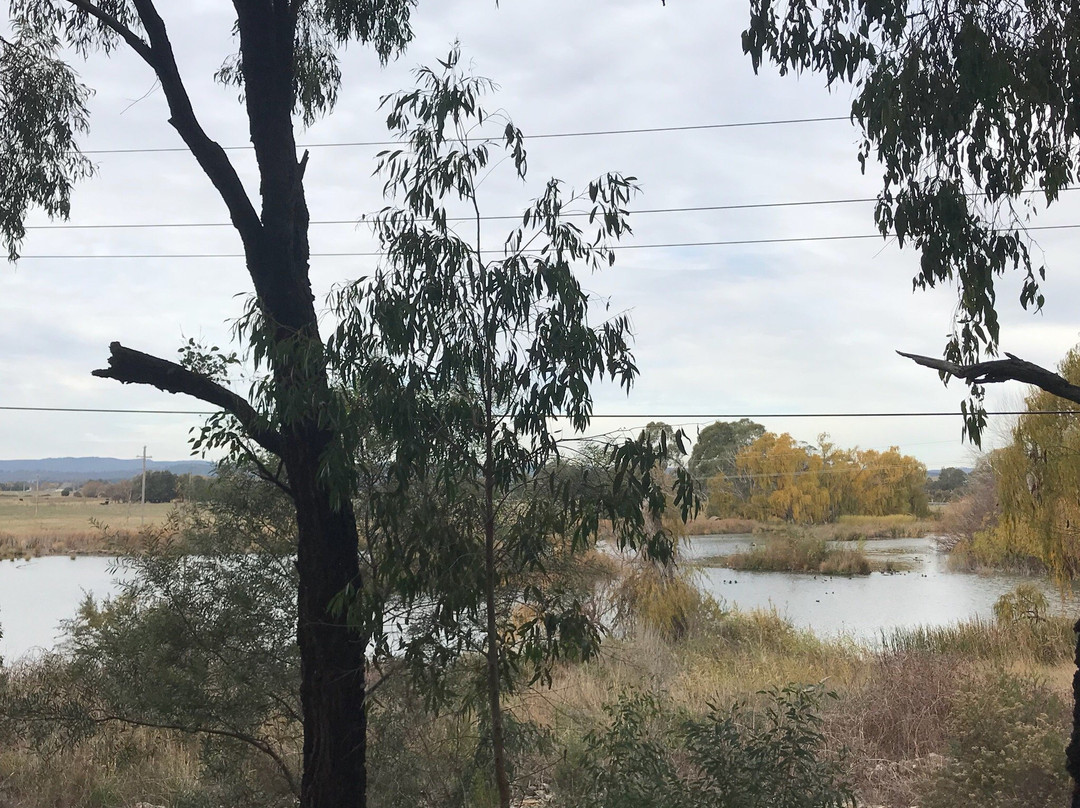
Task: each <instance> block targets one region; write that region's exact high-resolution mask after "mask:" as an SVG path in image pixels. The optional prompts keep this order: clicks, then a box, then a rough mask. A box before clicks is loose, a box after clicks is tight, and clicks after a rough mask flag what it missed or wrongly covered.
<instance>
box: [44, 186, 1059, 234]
mask: <svg viewBox="0 0 1080 808" xmlns="http://www.w3.org/2000/svg"><path fill="white" fill-rule="evenodd" d="M1076 190H1080V186H1075V185H1070V186H1067V187H1065V188H1061V189H1060V192H1062V193H1064V192H1066V191H1076ZM1023 193H1025V194H1036V193H1041V189H1039V188H1028V189H1025V190H1024V191H1023ZM967 196H971V197H978V196H986V194H985V193H981V192H972V193H969V194H967ZM877 201H878V200H877V197H873V196H860V197H846V198H840V199H805V200H792V201H787V202H738V203H730V204H724V205H689V206H686V207H676V208H643V209H641V210H631V211H629V213H630V215H631V216H644V215H650V214H667V213H709V212H717V211H734V210H767V209H773V208H803V207H818V206H825V205H852V204H869V203H871V202H877ZM378 213H379V211H369V212H368V213H362V214H360V215H359V216H357V217H355V218H352V219H316V220H314V221H311V222H308V224H309V225H310V226H313V227H314V226H340V225H352V226H354V227H355V226H357V225H360V224H363V223H364V219H366V218H368V217H374V216H376V215H378ZM561 215H562V216H563V217H565V218H585V217H587V216H590V215H592V214H591V213H590V212H589V211H584V210H583V211H565V212H563V213H562V214H561ZM479 219H480V221H484V222H497V221H520V220H521V214H520V213H514V214H509V215H502V216H480V217H479ZM476 220H477V217H475V216H451V217H448V218H447V219H446V221H447V222H475V221H476ZM417 221H419V222H429V221H432V220H431V219H430V218H428V217H423V216H421V217H417ZM213 227H228V228H233V227H235V225H234V224H233V223H232V222H225V221H221V222H128V223H105V224H70V223H68V222H64V223H61V224H35V225H27V226H26V229H27V230H45V231H48V230H147V229H167V228H213ZM1027 229H1029V230H1033V229H1038V228H1027ZM872 237H873V236H863V237H861V238H872Z"/></svg>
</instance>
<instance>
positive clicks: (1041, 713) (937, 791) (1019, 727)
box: [919, 672, 1069, 808]
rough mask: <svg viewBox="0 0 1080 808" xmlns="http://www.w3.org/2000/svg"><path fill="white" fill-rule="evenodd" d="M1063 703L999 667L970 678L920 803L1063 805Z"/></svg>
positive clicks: (949, 807) (997, 807)
mask: <svg viewBox="0 0 1080 808" xmlns="http://www.w3.org/2000/svg"><path fill="white" fill-rule="evenodd" d="M1068 714H1069V711H1068V707H1067V706H1066V704H1065V703H1064V702H1063V701H1062V699H1061V698H1060V697H1059V696H1058V695H1056V694H1055V693H1053V692H1051V691H1050V690H1048V689H1047V688H1046V686H1045V685H1043V684H1041V683H1040V682H1038V681H1035V680H1033V679H1030V678H1028V677H1024V676H1017V675H1014V674H1008V673H1004V672H999V673H997V674H991V675H988V676H986V677H983V678H981V679H977V680H975V681H973V682H969V683H968V684H967V685H966V686H965V687H964V688H963V689H962V690H961V692H960V693H959V695H958V696H957V698H956V701H955V703H954V706H953V709H952V712H951V715H950V717H949V724H950V755H949V759H948V761H947V763H946V764H945V766H944V767H943V768H941V769H940V770H939V771H938V772H937V774H936V775H935V776H934V777H933V778H932V780H931V781H930V783H929V784H928V786H927V788H926V790H925V794H924V796H923V799H922V800H921V801H920V803H919V804H920V805H925V806H926V807H927V808H953V807H954V806H956V805H982V806H987V808H1042V807H1043V806H1046V808H1050V806H1057V805H1064V804H1065V803H1066V802H1067V799H1068V794H1069V778H1068V775H1067V774H1066V772H1065V759H1064V756H1063V755H1062V753H1061V737H1062V736H1063V735H1065V734H1067V727H1068Z"/></svg>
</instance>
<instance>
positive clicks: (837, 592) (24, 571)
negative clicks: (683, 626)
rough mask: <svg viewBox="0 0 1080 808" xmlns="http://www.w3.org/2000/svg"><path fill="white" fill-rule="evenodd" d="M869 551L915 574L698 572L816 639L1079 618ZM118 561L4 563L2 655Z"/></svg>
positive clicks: (923, 562)
mask: <svg viewBox="0 0 1080 808" xmlns="http://www.w3.org/2000/svg"><path fill="white" fill-rule="evenodd" d="M757 541H761V539H760V538H759V537H755V536H749V535H739V536H697V537H694V538H692V539H690V540H689V542H688V544H687V545H685V546H684V548H683V558H684V559H685V560H686V561H693V560H695V559H706V558H709V557H713V556H722V555H727V554H730V553H735V552H742V551H745V550H747V549H749V548H750V547H751V546H752V544H753V543H754V542H757ZM865 549H866V553H867V555H869V556H871V557H872V558H879V559H882V560H886V559H892V560H893V561H901V562H908V563H909V564H910V565H911V567H912V569H911V570H910V571H908V572H900V573H895V574H890V575H884V574H881V573H873V574H872V575H869V576H863V577H854V578H844V577H837V576H833V577H830V576H822V575H805V574H794V573H784V572H736V571H735V570H731V569H727V568H724V567H701V568H699V569H698V571H697V573H696V575H697V579H698V583H699V585H700V586H701V587H702V588H703V589H705V590H706V591H708V592H709V593H710V594H712V595H713V596H714V597H716V598H718V599H720V600H721V601H722V602H723V603H724V604H726V605H727V606H729V607H737V608H739V609H742V610H750V609H775V610H776V612H777V613H778V614H780V615H781V616H782V617H786V618H787V619H789V620H791V621H792V622H793V623H794V624H795V625H797V626H800V627H803V628H809V629H812V630H813V631H815V632H818V633H819V634H822V635H837V634H845V635H848V636H851V637H853V638H855V639H858V640H860V641H863V642H869V643H873V642H875V640H877V639H878V638H880V636H881V633H882V632H883V631H884V632H888V631H891V630H892V629H896V628H909V627H914V626H918V625H930V626H939V625H947V624H949V623H955V622H957V621H959V620H963V619H966V618H970V617H975V616H979V617H984V618H989V617H991V616H992V614H993V611H992V610H993V605H994V601H995V600H997V599H998V598H999V597H1000V596H1001V595H1003V594H1004V593H1006V592H1008V591H1010V590H1012V589H1013V588H1014V587H1016V586H1017V585H1018V584H1020V583H1023V582H1025V581H1026V582H1037V583H1039V585H1040V586H1042V587H1043V588H1044V589H1045V590H1046V592H1047V595H1048V597H1049V598H1050V601H1051V603H1052V604H1054V607H1055V608H1056V609H1061V610H1065V611H1068V612H1069V613H1077V614H1080V600H1078V599H1077V598H1076V596H1075V595H1070V597H1069V598H1068V599H1067V600H1063V599H1062V597H1061V595H1060V593H1059V592H1058V591H1057V590H1056V589H1054V588H1053V587H1052V586H1050V584H1049V583H1047V582H1045V581H1040V580H1039V579H1033V578H1024V577H1020V576H1014V575H972V574H966V573H951V572H949V571H948V570H947V569H946V563H945V562H946V556H945V554H943V553H939V552H938V551H937V548H936V545H935V543H934V540H933V539H930V538H924V539H883V540H877V541H870V542H866V544H865ZM114 564H115V561H114V560H113V559H109V558H100V557H79V558H76V559H74V560H72V559H70V558H68V557H67V556H61V557H51V558H35V559H32V560H30V561H23V560H19V561H15V562H11V561H4V562H2V563H0V629H2V631H3V637H0V657H2V658H3V659H4V660H5V661H6V662H13V661H14V660H16V659H18V658H19V657H21V656H24V655H26V654H32V653H35V652H36V651H37V650H38V649H40V650H48V649H51V648H53V647H55V646H56V644H57V643H58V642H59V641H60V640H61V639H62V631H61V628H60V624H61V622H62V621H64V620H68V619H71V617H73V616H74V614H75V610H76V609H77V608H78V605H79V603H80V602H81V601H82V599H83V598H84V597H85V596H86V595H87V594H92V595H94V596H95V597H96V598H99V599H100V598H103V597H107V596H109V595H111V594H113V593H115V592H116V591H117V589H118V588H119V584H118V582H117V580H116V578H115V577H114V574H113V571H112V570H113V567H114Z"/></svg>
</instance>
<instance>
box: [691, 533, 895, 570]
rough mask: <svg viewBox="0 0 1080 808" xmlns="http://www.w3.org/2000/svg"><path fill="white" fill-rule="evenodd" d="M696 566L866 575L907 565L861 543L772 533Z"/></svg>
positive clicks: (708, 558) (699, 561) (701, 560)
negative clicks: (752, 544)
mask: <svg viewBox="0 0 1080 808" xmlns="http://www.w3.org/2000/svg"><path fill="white" fill-rule="evenodd" d="M696 563H697V564H698V565H699V566H706V567H729V568H731V569H735V570H753V571H757V572H803V573H813V574H815V575H869V574H870V573H871V572H900V571H902V570H905V569H909V568H910V567H909V565H906V564H905V563H904V562H901V561H892V560H885V561H881V560H879V559H876V558H875V559H872V558H870V557H869V556H867V554H866V553H865V552H864V551H863V549H862V547H860V546H855V547H843V546H840V547H838V546H836V545H835V544H831V543H830V542H829V541H828V540H826V539H820V538H815V537H813V536H809V535H803V536H798V537H787V536H773V537H769V538H766V539H764V541H763V542H762V543H761V544H759V545H758V546H755V547H753V548H751V549H750V550H749V551H748V552H745V553H732V554H730V555H722V556H710V557H707V558H703V559H700V560H698V561H697V562H696Z"/></svg>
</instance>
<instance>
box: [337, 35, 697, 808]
mask: <svg viewBox="0 0 1080 808" xmlns="http://www.w3.org/2000/svg"><path fill="white" fill-rule="evenodd" d="M458 59H459V53H458V51H457V49H456V48H455V49H454V50H453V51H452V52H451V53H450V54H449V55H448V57H447V58H446V59H445V60H444V61H442V62H441V70H439V71H435V70H432V69H428V68H421V69H420V70H418V71H417V86H416V88H415V89H413V90H410V91H408V92H403V93H399V94H397V95H395V96H391V97H388V98H386V99H384V101H383V104H384V107H385V108H387V110H388V118H387V123H388V126H389V128H390V130H391V131H392V132H393V133H394V134H395V135H396V136H397V137H398V139H399V140H400V141H401V146H400V147H399V148H395V149H391V150H387V151H384V152H382V153H381V154H380V155H379V163H378V169H377V174H378V175H380V176H381V177H382V178H383V179H384V182H385V185H384V190H385V193H386V195H387V197H388V198H389V199H390V201H391V202H393V203H397V204H391V205H390V206H388V207H387V208H385V209H384V210H383V211H381V212H380V213H379V214H378V215H376V216H375V217H374V218H373V219H372V222H371V223H372V226H373V228H374V231H375V233H376V234H377V236H378V237H379V239H380V240H381V242H382V247H383V251H382V260H381V263H380V267H379V268H378V270H377V271H376V272H375V274H374V275H373V277H371V278H366V279H363V280H361V281H358V282H356V283H354V284H351V285H349V286H347V287H345V288H344V289H342V290H341V294H340V296H339V299H338V303H339V309H338V316H339V318H340V326H339V328H338V330H337V333H336V334H335V336H334V337H333V339H332V340H331V342H330V347H331V350H330V355H331V356H333V357H353V356H365V357H367V358H366V359H365V360H364V361H363V362H359V363H357V362H343V363H341V364H340V365H335V366H334V367H335V372H336V373H337V374H338V375H339V377H340V379H341V381H342V384H343V387H344V388H345V389H350V390H353V391H354V392H355V394H356V395H357V396H358V397H359V398H360V400H362V401H365V402H367V403H368V410H369V411H370V412H371V413H373V414H374V415H375V416H376V417H377V418H378V421H379V423H380V424H381V426H380V427H379V428H378V429H377V430H376V432H377V433H378V434H380V435H382V436H383V437H384V439H386V438H390V440H391V445H392V447H393V448H392V453H391V458H390V462H389V465H388V466H384V465H383V464H381V463H380V464H378V467H377V468H376V469H375V474H376V476H378V475H384V477H385V480H386V483H384V484H381V485H377V486H372V487H371V488H372V490H375V491H377V492H378V496H377V497H376V499H377V505H376V508H375V512H376V513H377V514H378V517H379V518H378V519H377V520H375V523H374V524H375V527H376V529H375V530H374V531H373V532H372V533H371V534H370V537H371V538H377V539H378V540H380V541H382V542H383V543H384V544H383V547H382V549H381V551H380V552H379V553H377V554H373V555H372V558H373V559H379V560H381V561H380V562H379V563H381V566H382V569H380V570H377V571H376V572H375V573H374V575H375V578H376V579H381V578H385V579H387V580H389V581H390V582H391V584H390V585H388V586H387V587H386V590H385V591H387V592H389V593H391V594H392V596H393V597H394V598H399V599H403V600H404V601H405V604H404V605H405V606H406V607H408V606H409V605H418V606H419V617H418V622H419V623H420V624H421V625H422V626H423V629H422V630H414V631H413V633H412V635H411V636H410V637H409V638H407V639H406V641H405V644H404V645H405V647H404V655H405V657H406V659H407V660H409V661H412V662H414V663H416V664H415V666H414V667H415V668H416V669H419V670H422V671H423V672H424V674H425V675H427V676H429V677H432V676H434V675H435V674H437V673H438V671H439V670H441V669H444V668H445V667H446V666H447V665H448V664H449V663H450V662H451V661H453V660H456V659H460V658H461V656H462V655H467V654H469V652H473V653H474V655H476V656H479V657H480V658H481V659H482V660H483V672H482V676H481V677H480V681H481V686H480V692H481V693H483V699H484V701H485V702H486V704H485V705H484V706H485V708H486V709H485V710H484V714H485V715H486V719H487V729H488V732H489V734H490V751H491V761H492V766H493V774H494V777H493V780H494V782H495V785H496V787H497V791H498V795H499V803H500V805H501V806H503V808H507V806H509V804H510V800H511V786H510V777H509V773H508V763H507V755H506V742H505V729H504V705H503V695H504V693H505V691H506V688H508V687H513V686H514V685H515V683H516V682H517V681H518V679H519V677H520V676H522V675H524V676H525V677H526V678H527V679H528V681H530V682H536V681H538V680H541V679H545V678H547V680H548V681H550V671H551V664H552V663H553V662H554V660H556V659H558V658H561V657H564V656H573V657H576V658H582V657H585V658H587V657H588V656H589V655H591V654H592V653H595V650H596V647H597V643H598V641H599V637H600V627H599V625H598V624H597V622H596V621H595V620H594V619H590V616H589V615H588V614H587V613H586V612H585V610H584V609H583V607H582V596H581V592H580V591H575V590H574V588H573V587H567V586H565V581H566V578H565V576H560V575H559V574H558V572H559V570H560V569H561V570H562V571H564V572H565V571H566V569H567V568H568V567H572V566H573V564H574V559H575V557H577V556H579V555H580V553H581V552H582V551H584V550H587V549H590V548H592V547H594V546H595V544H596V541H597V537H598V534H599V531H600V527H601V522H602V520H609V521H610V524H611V525H612V528H613V530H614V538H615V541H616V543H617V544H618V545H620V546H624V547H626V546H632V547H641V548H643V550H644V552H645V553H646V554H647V555H648V556H649V557H651V558H653V559H655V560H657V561H659V562H662V563H664V562H669V561H670V560H671V558H672V553H673V547H672V537H671V535H670V534H669V533H668V532H667V531H666V530H665V529H664V528H663V527H662V525H661V522H660V519H659V516H660V515H661V514H662V513H663V511H664V510H665V509H666V508H668V507H669V500H670V499H671V495H670V494H669V493H668V492H667V490H666V488H665V485H664V482H663V480H662V479H657V478H656V475H655V474H654V470H655V469H657V468H659V469H660V470H663V469H664V468H665V466H666V465H667V463H668V461H669V459H671V458H674V457H675V456H676V455H677V454H679V453H681V452H682V451H683V450H682V435H681V433H671V434H668V432H665V431H664V430H661V431H660V434H659V436H658V437H657V439H656V440H650V439H649V435H648V433H643V434H642V436H641V437H640V438H639V439H638V440H626V441H624V442H621V443H616V444H613V445H612V446H610V447H609V448H608V449H607V450H606V452H605V453H604V455H603V457H602V458H601V460H602V462H600V463H599V464H598V463H595V462H592V460H590V459H588V458H590V457H591V455H590V454H589V453H585V455H586V460H583V461H578V460H577V459H576V457H574V456H573V454H574V453H568V452H567V448H566V447H567V444H566V443H565V442H562V441H561V440H560V438H561V430H560V429H559V428H558V424H559V423H562V424H566V425H568V426H569V428H570V430H571V431H573V432H577V433H581V432H582V431H584V430H585V429H586V428H587V427H588V426H589V423H590V419H591V416H592V411H593V397H592V392H591V387H590V386H591V384H592V383H593V382H595V381H599V380H602V379H607V380H610V381H611V382H614V383H616V384H617V385H619V386H620V387H622V388H625V389H627V390H628V389H629V388H630V386H631V384H632V382H633V380H634V378H635V377H636V376H637V373H638V370H637V367H636V365H635V364H634V360H633V356H632V354H631V351H630V344H629V340H630V322H629V319H628V317H627V315H626V314H624V313H618V314H614V315H610V316H608V317H607V318H606V319H602V320H601V321H599V322H594V321H593V319H591V317H590V309H591V308H593V306H592V304H594V303H595V302H596V301H595V299H594V298H593V297H591V296H590V295H589V294H588V293H586V291H585V290H584V288H583V287H582V283H581V280H580V279H579V277H578V273H579V272H581V271H596V270H599V269H601V268H604V267H608V266H610V265H611V264H613V263H614V261H615V253H614V251H613V248H612V246H611V245H612V244H613V242H614V241H616V240H618V239H619V238H620V237H622V236H624V235H626V234H628V233H630V227H629V225H628V222H627V205H628V203H629V200H630V198H631V196H632V195H633V193H634V192H635V191H636V186H635V184H634V183H635V180H634V178H633V177H626V176H622V175H619V174H606V175H604V176H602V177H599V178H598V179H596V180H593V181H592V182H589V183H588V184H587V185H586V186H585V187H584V188H583V189H582V190H580V191H574V190H573V189H571V188H569V187H568V186H566V185H565V184H564V183H563V182H561V181H559V180H556V179H551V180H549V181H548V182H547V183H546V184H545V186H544V189H543V192H542V193H541V194H540V196H539V197H538V198H536V199H535V200H534V201H533V202H532V203H530V204H529V206H528V207H527V208H526V209H525V210H524V212H523V214H522V216H521V218H520V223H519V224H518V225H517V226H514V227H512V228H510V229H509V232H506V233H501V234H498V235H494V236H492V235H489V233H488V230H487V228H488V220H486V219H485V218H484V217H483V215H482V209H483V207H482V204H481V197H482V194H481V184H482V183H483V182H484V180H485V179H486V178H487V177H488V175H489V174H490V172H491V171H492V170H494V169H495V168H496V167H498V166H499V164H500V163H501V162H502V161H503V160H505V161H507V162H508V163H509V164H510V165H512V167H513V171H514V173H515V175H516V178H517V179H519V180H521V181H524V180H525V177H526V165H527V158H526V151H525V141H524V138H523V136H522V133H521V132H520V131H519V130H518V129H517V128H516V127H515V126H514V125H513V123H512V122H511V121H510V120H509V119H508V118H506V116H505V115H503V114H488V113H487V112H486V111H485V110H484V108H483V107H482V106H481V104H480V101H481V97H482V96H483V95H484V94H485V93H486V92H488V91H489V90H490V89H491V84H490V82H488V81H487V80H485V79H481V78H476V77H473V76H471V75H468V74H464V73H462V72H461V71H460V70H459V69H458ZM500 155H501V159H500ZM555 419H561V421H559V422H556V420H555ZM368 434H369V433H366V432H363V431H361V432H359V433H358V434H357V435H355V446H356V447H357V448H356V453H357V454H358V455H359V456H363V455H365V452H364V451H363V450H362V447H363V446H364V441H365V436H366V435H368ZM568 455H569V456H568ZM364 471H365V472H366V471H367V470H366V469H365V470H364ZM672 493H673V494H674V504H675V505H676V506H677V507H678V508H679V509H680V510H681V513H682V516H683V518H684V519H685V518H686V516H687V515H688V513H689V512H690V511H691V510H692V509H693V508H694V507H695V505H696V500H695V498H694V494H693V487H692V485H691V483H690V477H689V475H688V474H687V473H686V472H685V471H683V470H682V469H679V470H678V473H677V482H676V485H675V486H674V490H673V492H672ZM396 498H398V499H396ZM395 501H398V502H402V503H405V504H406V506H407V507H404V508H400V509H398V508H395V504H394V503H395ZM350 594H351V595H352V597H351V598H349V597H343V598H342V600H341V605H342V607H343V608H342V611H344V612H345V613H349V614H352V616H353V619H354V620H359V621H365V620H367V621H370V622H369V624H368V626H369V629H368V630H369V631H371V632H372V633H373V634H374V635H376V640H377V643H376V644H379V643H382V642H386V641H387V637H386V635H385V629H384V628H381V627H383V626H384V625H385V620H384V619H383V618H382V616H381V615H382V613H383V612H382V608H381V606H383V605H385V604H380V603H377V602H376V603H372V601H371V598H372V591H371V590H370V589H369V590H368V591H367V592H366V593H365V592H362V591H359V590H357V591H353V592H352V593H350ZM374 597H375V599H376V601H377V600H378V599H379V598H381V597H382V594H381V593H376V594H374ZM397 605H398V606H399V607H400V606H401V605H402V604H401V603H400V602H399V603H398V604H397ZM429 692H430V693H432V694H433V695H435V694H437V690H431V691H429Z"/></svg>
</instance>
